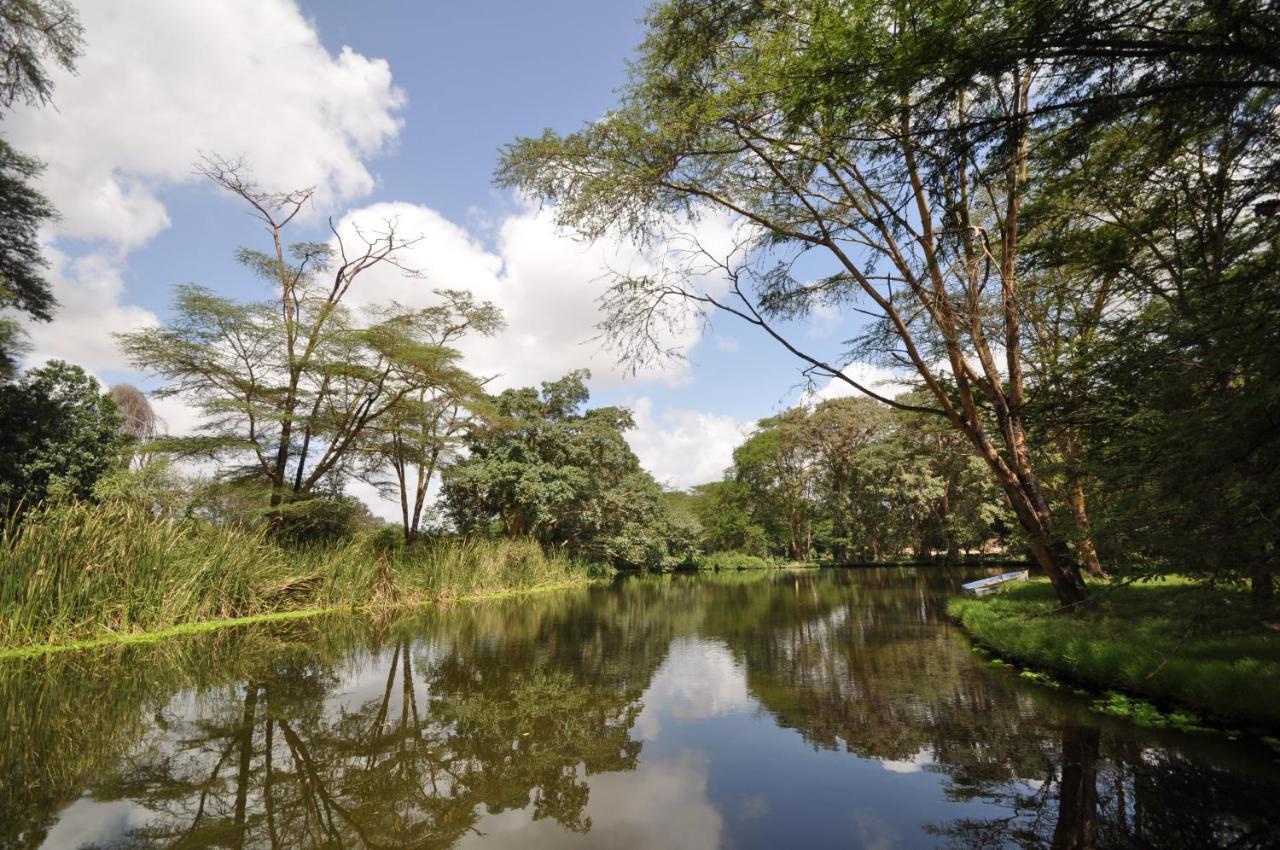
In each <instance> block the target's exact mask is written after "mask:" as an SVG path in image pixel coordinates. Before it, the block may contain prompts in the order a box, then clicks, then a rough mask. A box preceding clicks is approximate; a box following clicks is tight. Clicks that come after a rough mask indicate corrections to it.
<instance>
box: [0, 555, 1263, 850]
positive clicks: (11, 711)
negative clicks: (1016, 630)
mask: <svg viewBox="0 0 1280 850" xmlns="http://www.w3.org/2000/svg"><path fill="white" fill-rule="evenodd" d="M977 575H979V573H975V572H973V571H964V570H955V571H952V570H944V569H920V570H912V569H893V570H839V571H835V570H821V571H818V570H814V571H797V572H779V571H770V572H761V571H756V572H745V571H744V572H725V573H716V574H710V575H703V576H680V575H676V576H652V577H635V578H629V579H619V580H618V581H616V582H614V583H612V584H610V585H602V586H594V587H590V588H582V589H579V590H570V591H562V592H554V593H547V594H541V595H533V596H527V597H521V598H514V599H508V600H503V601H493V602H485V603H475V604H466V605H457V606H453V607H450V608H445V609H439V610H427V611H423V612H420V613H417V614H414V615H412V616H404V615H400V616H398V617H395V618H392V617H385V618H367V617H327V618H322V619H314V620H308V621H299V622H293V623H289V624H285V625H278V626H275V627H271V628H248V629H235V630H228V631H224V632H219V633H215V634H213V635H206V636H203V637H200V638H196V639H191V640H184V641H174V642H170V643H165V644H162V645H157V646H151V647H133V648H117V649H115V650H111V651H108V652H98V653H84V654H78V653H77V654H72V653H64V654H60V655H54V656H47V657H44V658H41V659H27V660H23V661H20V662H8V663H5V664H2V665H0V712H3V713H2V714H0V723H2V724H3V725H2V726H0V729H4V730H7V731H6V734H5V736H4V737H3V739H2V743H0V847H48V848H74V847H97V848H125V847H127V848H151V847H157V848H158V847H184V848H197V847H234V848H274V847H288V848H294V847H347V848H401V847H412V848H445V847H457V848H486V850H488V848H524V849H525V850H536V848H552V847H555V848H560V847H566V848H575V847H581V848H588V847H600V848H637V849H638V848H665V847H679V848H718V847H724V848H788V847H804V848H822V847H841V848H849V847H866V848H877V850H878V849H879V848H890V847H984V848H985V847H1002V846H1015V847H1018V846H1020V847H1073V848H1074V847H1090V846H1099V847H1194V848H1207V847H1226V846H1231V847H1266V846H1275V844H1276V842H1277V841H1280V806H1277V804H1276V801H1277V799H1280V756H1278V755H1277V753H1275V752H1274V751H1272V750H1271V749H1269V748H1268V747H1266V746H1265V745H1263V744H1262V743H1260V742H1258V741H1256V740H1247V739H1242V740H1240V741H1231V740H1228V739H1227V738H1226V737H1224V736H1222V735H1203V734H1202V735H1191V734H1183V733H1178V732H1171V731H1156V730H1149V729H1143V728H1141V727H1138V726H1135V725H1132V724H1130V723H1128V722H1126V721H1123V720H1119V719H1114V718H1107V717H1104V716H1101V715H1097V714H1095V713H1093V712H1091V711H1089V710H1088V705H1089V698H1088V697H1085V696H1081V695H1078V694H1074V693H1072V692H1070V691H1069V690H1066V689H1058V690H1054V689H1050V688H1046V687H1043V686H1040V685H1037V684H1035V683H1032V682H1029V681H1027V680H1025V679H1023V678H1020V677H1019V676H1018V675H1017V674H1016V673H1015V672H1013V671H1011V670H1009V669H1007V668H999V667H993V666H992V665H990V664H988V663H986V661H985V660H984V658H983V657H982V656H981V655H979V654H976V653H974V652H973V651H972V650H971V648H970V646H969V644H968V643H967V642H966V640H965V639H964V637H963V635H961V634H960V633H959V632H958V631H957V630H956V629H955V628H954V627H953V626H951V625H950V624H948V623H947V621H946V618H945V615H944V611H943V609H944V604H945V600H946V599H947V597H948V596H949V595H951V594H953V593H955V592H956V590H957V588H958V587H959V585H960V584H961V583H962V582H963V581H967V580H970V579H972V578H974V577H976V576H977Z"/></svg>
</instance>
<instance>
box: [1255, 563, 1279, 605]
mask: <svg viewBox="0 0 1280 850" xmlns="http://www.w3.org/2000/svg"><path fill="white" fill-rule="evenodd" d="M1249 589H1250V596H1251V597H1252V599H1253V607H1254V608H1257V609H1258V610H1263V609H1266V608H1269V607H1270V606H1271V603H1272V602H1273V601H1275V595H1276V584H1275V576H1274V574H1273V573H1272V572H1271V571H1270V570H1268V569H1266V568H1265V567H1259V568H1258V569H1256V570H1254V571H1253V575H1252V576H1250V579H1249Z"/></svg>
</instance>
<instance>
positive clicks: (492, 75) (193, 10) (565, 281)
mask: <svg viewBox="0 0 1280 850" xmlns="http://www.w3.org/2000/svg"><path fill="white" fill-rule="evenodd" d="M76 6H77V8H78V9H79V11H80V15H81V21H82V23H83V25H84V28H85V40H86V45H85V50H84V54H83V56H82V57H81V59H80V60H79V63H78V67H77V71H76V73H75V74H74V75H71V74H65V73H61V72H59V73H57V74H56V75H55V81H56V89H55V92H54V101H53V106H52V107H46V108H44V109H31V108H23V109H20V110H18V111H17V112H15V113H14V114H13V115H11V116H10V117H8V118H7V119H5V121H4V123H3V125H0V131H2V132H4V134H5V135H6V137H7V138H8V140H9V141H10V143H11V144H13V145H14V146H15V147H16V148H18V149H19V150H22V151H24V152H26V153H28V154H31V155H34V156H36V157H38V158H40V159H41V160H43V161H44V162H45V164H46V170H45V172H44V174H43V175H42V177H41V178H40V186H41V189H42V191H44V192H45V194H46V195H47V196H48V197H49V198H50V200H51V201H52V202H53V203H54V205H55V206H56V207H57V208H58V210H59V212H60V214H61V219H60V220H59V222H58V223H57V224H56V225H55V226H54V227H52V228H50V229H49V230H48V232H47V233H46V234H45V238H46V255H47V256H48V257H49V259H50V261H51V268H50V270H49V271H50V274H49V278H50V280H51V281H52V283H53V285H54V291H55V295H56V296H57V298H58V300H59V304H60V307H59V311H58V313H57V316H56V318H55V320H54V321H53V322H51V323H49V324H40V325H32V326H31V327H30V329H29V335H30V341H31V345H32V351H31V352H30V354H29V357H28V365H34V364H38V363H42V362H44V361H45V360H46V359H50V358H61V359H65V360H69V361H71V362H74V363H78V364H80V365H82V366H84V367H85V368H86V369H88V370H89V371H91V372H92V373H93V374H94V375H95V376H97V377H98V378H99V379H100V380H102V381H104V382H106V383H117V382H129V383H133V384H136V385H138V386H141V387H143V388H144V389H152V388H154V387H156V386H157V385H158V384H157V382H156V381H155V380H154V379H153V378H152V377H151V376H148V375H145V374H143V373H139V372H138V371H136V370H134V369H133V368H132V367H131V366H130V364H128V363H127V362H126V361H125V360H124V358H123V357H122V356H121V355H120V353H119V351H118V350H117V349H116V346H115V342H114V339H113V336H112V334H113V333H119V332H123V331H128V330H131V329H134V328H138V327H144V326H148V325H154V324H157V323H162V322H163V321H164V320H165V318H166V316H167V315H168V305H169V303H170V299H171V296H172V288H173V286H175V285H178V284H184V283H199V284H201V285H204V286H207V287H209V288H211V289H213V290H215V291H216V292H218V293H220V294H224V295H230V296H234V297H238V298H245V299H253V298H262V297H265V296H266V295H267V293H266V291H265V290H264V289H263V288H262V284H261V283H259V282H258V281H256V280H255V279H253V278H252V277H250V276H249V275H248V274H247V273H246V272H245V271H244V270H242V269H241V268H239V267H238V266H237V265H236V264H235V262H234V258H233V252H234V250H235V248H236V247H237V246H240V245H248V246H251V247H263V246H264V239H265V238H266V234H265V233H264V232H263V231H262V229H261V227H260V226H258V225H256V224H255V223H254V221H253V220H252V219H251V218H250V217H249V216H248V215H246V214H245V212H244V209H243V208H242V207H241V206H237V204H236V203H235V202H234V200H233V199H231V198H230V197H228V196H225V195H223V194H219V191H218V190H217V189H216V187H213V186H212V185H211V184H209V183H208V182H207V181H205V180H203V179H202V178H199V177H198V176H197V175H196V174H195V173H194V165H195V163H196V162H197V161H198V160H199V158H200V156H201V155H202V154H217V155H220V156H224V157H243V158H244V159H245V160H246V161H247V162H249V163H250V164H251V165H252V167H253V170H254V173H255V175H256V178H257V180H258V182H259V183H261V184H262V185H263V186H264V187H268V188H273V189H282V190H283V189H290V188H296V187H302V186H315V187H316V196H315V203H314V204H313V205H312V208H311V209H309V210H308V211H307V213H306V215H305V218H304V219H303V220H301V221H300V222H299V224H298V225H296V227H295V232H294V233H293V237H294V238H296V239H318V238H324V237H325V236H326V235H327V233H326V230H325V221H326V219H327V218H328V217H333V218H334V219H335V220H336V221H338V222H339V223H340V225H339V226H340V227H345V226H348V225H349V224H351V223H359V222H362V221H374V222H376V221H380V220H382V219H384V218H388V217H393V218H395V219H397V220H398V222H399V225H400V227H401V229H402V232H404V233H413V234H415V235H420V236H421V237H422V239H421V241H420V242H419V243H418V245H417V246H416V247H415V248H414V249H413V253H412V255H411V256H410V257H408V258H407V262H408V263H409V264H410V265H411V266H413V267H415V268H419V269H421V270H423V271H424V272H425V275H426V278H425V280H414V279H410V278H406V277H404V276H403V275H400V274H398V273H395V272H394V270H390V269H382V270H378V271H377V272H376V273H375V274H371V275H369V276H367V278H361V280H360V281H359V284H358V286H359V289H355V288H353V290H352V295H353V298H354V300H355V301H356V302H358V303H377V302H380V301H386V300H390V299H395V300H398V301H400V302H402V303H408V304H414V303H422V304H425V303H429V301H430V299H431V297H432V296H431V294H430V292H431V289H432V288H435V287H447V288H455V289H470V290H473V291H474V292H476V293H477V295H479V296H481V297H483V298H486V299H489V300H492V301H494V302H495V303H496V304H498V306H499V307H501V308H502V310H503V312H504V314H505V317H506V320H507V323H508V327H507V329H506V330H505V331H504V332H503V333H502V334H501V335H499V336H497V337H495V338H492V339H489V340H473V341H470V342H467V343H465V344H464V345H462V346H461V348H462V351H463V354H464V365H466V366H467V367H468V368H471V369H472V370H473V371H475V372H477V373H478V374H484V375H497V376H498V378H497V379H496V381H495V384H494V386H497V387H507V386H528V385H533V384H536V383H538V382H541V381H544V380H551V379H555V378H558V377H560V376H562V375H563V374H565V373H566V372H568V371H570V370H571V369H574V368H581V367H586V368H589V369H590V370H591V372H592V380H591V382H590V387H591V391H592V398H591V402H590V403H591V405H592V406H596V405H601V404H621V405H625V406H628V407H630V408H631V409H632V410H633V411H634V413H635V416H636V421H637V428H636V429H635V430H633V431H632V432H630V433H629V435H628V439H629V440H630V442H631V445H632V446H633V448H634V449H635V451H636V453H637V455H638V456H639V457H640V460H641V462H642V463H643V464H644V465H645V467H646V468H647V469H649V470H650V471H651V472H652V473H653V474H654V475H655V476H656V477H657V478H658V480H659V481H661V482H663V483H664V484H666V485H668V486H671V487H678V488H684V487H688V486H691V485H693V484H697V483H701V482H704V481H710V480H717V479H719V478H720V477H721V474H722V472H723V470H724V469H725V468H726V467H727V466H728V465H729V463H730V462H731V452H732V449H733V447H734V446H735V445H736V444H738V443H739V442H741V440H742V439H743V436H744V435H745V434H746V433H748V431H749V429H750V427H751V425H752V423H754V422H755V421H756V420H758V419H760V418H761V417H765V416H769V415H772V414H774V413H777V412H779V411H780V410H782V409H784V408H785V407H787V406H790V405H791V404H793V403H795V402H796V400H797V399H798V398H799V397H800V394H801V392H802V390H803V384H804V378H803V376H802V374H801V365H802V364H800V363H799V362H798V361H796V360H794V359H792V358H791V356H790V355H789V354H787V353H786V352H785V351H783V350H782V349H781V348H779V347H778V345H777V343H775V342H773V341H772V340H770V339H768V338H767V337H765V336H764V335H763V334H762V333H761V332H760V331H758V329H755V328H752V327H749V326H746V325H744V324H742V323H740V322H738V321H737V320H734V319H732V318H731V317H723V318H717V319H715V320H714V321H713V323H712V324H711V326H710V327H706V326H704V325H702V324H701V323H697V322H692V323H690V324H689V326H688V327H687V328H686V329H684V330H683V331H682V332H681V333H679V334H678V335H677V336H676V337H675V338H674V342H675V343H676V344H677V345H678V347H679V348H680V349H681V350H682V351H684V352H685V353H686V354H687V357H686V358H685V359H684V360H679V361H672V362H668V363H664V364H661V365H655V366H652V367H648V368H645V369H642V370H640V371H639V373H638V374H634V375H633V374H631V373H630V371H629V370H628V369H627V368H625V367H623V366H621V365H620V364H618V363H617V361H616V357H615V356H614V355H613V354H612V352H610V351H608V350H607V349H605V348H603V346H602V345H601V342H600V340H599V338H598V335H599V331H598V330H597V329H596V325H597V323H598V322H599V321H600V314H599V309H598V305H597V299H598V298H599V296H600V294H601V293H602V292H603V291H604V289H605V287H606V286H607V272H608V270H609V269H617V268H632V269H634V268H640V269H643V268H647V267H649V266H650V265H651V263H652V262H653V260H652V257H650V256H649V255H647V254H646V253H645V252H644V251H641V250H639V249H637V248H636V247H635V246H632V245H629V244H626V243H623V242H620V241H618V240H605V241H604V242H601V243H597V244H594V245H591V244H586V243H584V242H582V241H581V240H580V239H577V238H576V237H575V236H574V235H573V234H568V233H563V232H560V231H558V230H557V229H556V227H555V226H554V224H553V223H552V221H551V215H550V213H549V211H548V210H543V209H539V208H538V206H537V205H536V204H534V203H533V202H532V201H531V200H529V199H527V198H521V197H518V196H517V195H515V194H514V193H512V192H509V191H507V190H502V189H498V188H496V187H495V186H494V185H493V182H492V175H493V171H494V168H495V166H496V164H497V161H498V156H499V151H500V149H501V147H502V146H503V145H504V144H507V143H509V142H511V141H513V140H514V139H515V138H517V137H519V136H521V135H535V134H538V133H540V132H541V131H542V130H543V129H544V128H547V127H550V128H552V129H555V130H558V131H572V130H574V129H576V128H578V127H580V126H582V125H583V124H584V123H585V122H588V121H590V120H592V119H593V118H596V117H599V116H600V115H602V114H603V113H605V112H606V111H607V110H608V109H610V108H611V107H612V106H613V105H614V104H615V103H616V102H617V94H618V89H619V87H620V86H622V85H623V84H624V82H625V80H626V74H627V60H628V58H629V57H630V56H632V55H633V51H634V49H635V47H636V46H637V45H638V43H639V42H640V40H641V38H642V37H643V25H642V21H641V17H642V16H643V14H644V9H645V3H643V2H637V0H608V2H605V0H540V2H538V3H528V2H516V0H503V2H498V0H475V2H470V3H457V2H438V0H429V2H409V1H408V0H377V2H369V3H350V2H340V0H301V2H295V0H219V2H217V3H198V2H193V0H192V1H191V2H189V1H188V0H77V2H76ZM732 227H733V222H731V221H728V220H725V219H720V218H716V217H710V218H708V219H707V220H704V221H703V222H701V223H700V224H699V234H700V236H704V237H705V238H707V239H708V240H710V241H712V242H714V241H715V240H717V239H720V240H723V239H727V238H728V235H729V233H730V232H731V228H732ZM789 330H790V332H791V333H793V334H794V335H795V336H796V337H797V338H798V339H800V340H801V341H802V342H805V343H806V344H809V345H811V346H812V347H813V348H814V349H815V350H817V351H819V352H821V353H822V354H823V355H824V356H831V357H834V356H836V355H837V353H838V352H839V350H840V348H841V345H840V342H841V340H842V339H845V338H847V337H848V336H849V335H850V332H851V326H850V323H849V320H848V319H847V318H846V317H842V316H838V315H830V314H821V315H817V316H815V317H811V318H809V319H807V320H805V321H804V323H803V324H800V325H797V326H795V327H792V328H790V329H789ZM857 368H859V369H861V370H862V374H863V376H864V377H865V376H868V375H869V376H870V377H871V378H873V379H874V378H876V377H877V375H875V374H874V372H869V371H868V369H869V367H865V366H863V367H857ZM818 390H819V391H820V392H823V393H825V394H828V395H830V394H837V393H839V392H841V390H840V389H839V388H837V387H822V386H820V387H818ZM157 409H158V412H159V413H160V414H161V416H162V417H163V418H164V419H165V421H166V423H167V425H168V427H169V429H170V431H171V432H173V433H183V432H185V431H188V430H190V429H191V428H192V427H194V426H195V424H196V419H195V417H194V414H193V412H192V411H191V410H190V409H188V408H186V407H184V406H183V405H182V404H181V403H179V402H177V401H174V400H168V399H166V400H161V401H158V402H157ZM365 495H366V497H367V498H372V497H371V496H367V494H365Z"/></svg>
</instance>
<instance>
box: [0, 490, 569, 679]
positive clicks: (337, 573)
mask: <svg viewBox="0 0 1280 850" xmlns="http://www.w3.org/2000/svg"><path fill="white" fill-rule="evenodd" d="M588 580H589V579H588V571H587V569H586V568H585V567H584V566H583V565H581V564H578V563H575V562H573V561H571V560H569V559H568V558H566V557H563V556H560V555H549V554H547V553H546V552H544V551H543V550H542V548H541V547H539V546H538V545H537V544H535V543H532V542H529V541H511V540H442V541H437V542H434V543H429V544H424V545H421V546H415V547H411V548H407V547H404V546H400V545H395V540H394V537H391V536H389V535H385V534H380V533H374V534H365V535H360V536H357V537H355V538H353V539H351V540H348V541H345V542H342V543H337V544H333V545H328V546H320V547H309V548H303V549H297V548H291V547H284V546H280V545H278V544H276V543H275V542H273V541H272V540H271V539H270V538H269V537H268V536H267V535H266V534H265V532H264V531H262V530H252V529H243V528H233V527H225V526H215V525H212V524H210V523H208V522H204V521H201V520H194V519H191V520H157V519H153V518H152V517H150V516H149V515H148V514H147V512H146V511H144V510H141V509H139V508H138V507H137V506H136V505H131V504H127V503H120V504H113V503H108V504H98V505H90V504H77V505H69V506H64V507H60V508H56V509H52V510H48V511H44V512H42V513H40V514H39V515H36V516H31V517H29V518H28V519H27V521H26V522H24V523H23V525H22V527H21V528H20V530H18V531H16V532H11V533H8V534H6V535H5V537H4V539H3V540H0V657H5V656H12V655H15V654H29V653H33V652H44V651H49V650H51V649H55V648H61V647H84V646H96V645H103V644H108V643H121V642H136V641H140V640H155V639H159V638H163V637H165V636H169V635H177V634H186V633H190V632H192V631H203V630H209V629H215V628H221V627H223V626H227V625H238V624H243V623H247V622H257V621H262V620H267V619H284V618H296V617H306V616H313V615H316V614H321V613H327V612H332V611H336V610H353V609H370V608H385V607H393V606H407V605H417V604H423V603H427V602H436V601H443V600H451V599H462V598H468V599H470V598H481V597H487V596H495V595H501V594H508V593H514V592H526V591H533V590H540V589H550V588H556V587H565V586H570V585H574V584H582V583H585V582H587V581H588Z"/></svg>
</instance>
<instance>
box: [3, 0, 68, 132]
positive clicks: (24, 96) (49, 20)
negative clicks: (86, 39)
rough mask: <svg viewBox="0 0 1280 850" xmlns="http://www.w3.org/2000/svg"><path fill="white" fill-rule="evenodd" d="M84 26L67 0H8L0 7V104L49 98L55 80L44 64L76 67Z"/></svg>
mask: <svg viewBox="0 0 1280 850" xmlns="http://www.w3.org/2000/svg"><path fill="white" fill-rule="evenodd" d="M82 44H83V28H82V27H81V26H80V19H79V18H78V17H77V16H76V12H75V9H74V8H73V7H72V5H71V3H69V2H67V0H10V2H7V3H5V4H4V6H2V7H0V108H3V109H6V110H7V109H9V108H11V107H12V106H13V105H14V104H15V103H18V102H20V101H21V102H25V103H29V104H44V103H48V102H49V100H50V98H51V96H52V94H53V80H52V79H51V78H50V77H49V71H48V69H47V68H46V67H45V61H46V60H52V61H53V63H54V64H55V65H58V66H60V67H62V68H64V69H65V70H68V71H71V70H74V68H75V61H76V59H77V58H78V57H79V56H80V47H81V45H82Z"/></svg>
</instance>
